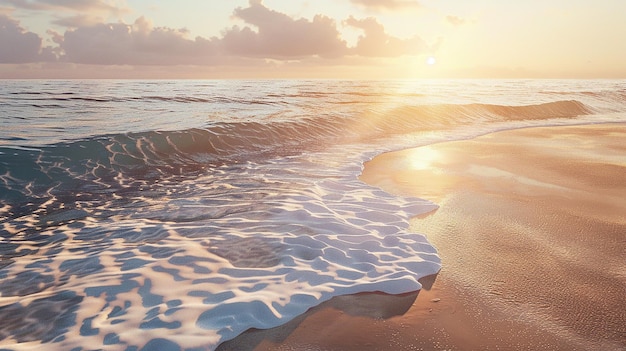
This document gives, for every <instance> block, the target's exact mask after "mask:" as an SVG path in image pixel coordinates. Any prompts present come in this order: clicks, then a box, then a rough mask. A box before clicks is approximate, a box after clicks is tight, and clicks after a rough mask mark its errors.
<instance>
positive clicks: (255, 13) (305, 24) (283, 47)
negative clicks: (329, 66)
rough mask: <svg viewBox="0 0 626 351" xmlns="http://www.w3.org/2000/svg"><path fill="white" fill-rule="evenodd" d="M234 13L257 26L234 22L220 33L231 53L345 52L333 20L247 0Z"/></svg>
mask: <svg viewBox="0 0 626 351" xmlns="http://www.w3.org/2000/svg"><path fill="white" fill-rule="evenodd" d="M234 16H235V17H237V18H239V19H242V20H243V21H244V22H246V23H247V24H250V25H252V26H254V27H256V29H257V30H256V31H254V30H252V29H251V28H249V27H244V28H239V27H237V26H235V27H232V28H230V29H228V30H226V31H225V32H224V33H223V35H224V36H223V39H222V41H223V45H224V48H225V49H226V50H227V51H228V52H230V53H233V54H237V55H244V56H262V57H271V58H297V57H305V56H316V55H318V56H323V57H337V56H341V55H343V54H344V53H345V52H346V43H345V41H343V40H342V39H341V37H340V34H339V31H338V30H337V26H336V23H335V21H334V20H332V19H331V18H329V17H326V16H322V15H316V16H315V17H314V18H313V20H311V21H309V20H306V19H303V18H301V19H293V18H291V17H289V16H287V15H286V14H283V13H280V12H277V11H274V10H271V9H269V8H267V7H265V6H264V5H263V4H262V2H261V1H259V0H250V6H249V7H247V8H237V9H236V10H235V13H234Z"/></svg>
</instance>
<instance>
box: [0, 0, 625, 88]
mask: <svg viewBox="0 0 626 351" xmlns="http://www.w3.org/2000/svg"><path fill="white" fill-rule="evenodd" d="M624 14H626V1H624V0H594V1H590V0H549V1H546V0H525V1H501V0H204V1H200V0H152V1H148V0H0V78H164V79H169V78H191V79H204V78H324V79H327V78H330V79H332V78H338V79H342V78H354V79H398V78H408V79H413V78H626V17H625V15H624Z"/></svg>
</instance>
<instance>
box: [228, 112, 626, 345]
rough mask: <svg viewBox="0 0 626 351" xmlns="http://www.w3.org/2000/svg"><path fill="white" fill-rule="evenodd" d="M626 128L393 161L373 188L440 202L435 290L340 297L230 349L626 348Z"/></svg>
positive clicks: (477, 141) (562, 131)
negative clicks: (440, 264) (437, 272)
mask: <svg viewBox="0 0 626 351" xmlns="http://www.w3.org/2000/svg"><path fill="white" fill-rule="evenodd" d="M624 140H626V125H624V124H598V125H577V126H559V127H539V128H526V129H518V130H510V131H501V132H495V133H491V134H487V135H483V136H480V137H477V138H474V139H470V140H462V141H453V142H445V143H440V144H434V145H430V146H425V147H419V148H413V149H407V150H403V151H396V152H389V153H385V154H382V155H380V156H377V157H375V158H374V159H373V160H371V161H370V162H367V163H366V164H365V167H364V170H363V173H362V175H361V180H362V181H363V182H366V183H368V184H371V185H375V186H378V187H380V188H382V189H383V190H385V191H387V192H390V193H393V194H397V195H401V196H415V197H419V198H423V199H427V200H431V201H433V202H435V203H437V204H439V206H440V207H439V209H437V210H435V211H433V212H431V213H429V214H427V215H424V216H420V217H417V218H413V219H412V221H411V230H413V231H416V232H419V233H423V234H425V235H426V236H427V238H428V240H429V241H430V242H432V243H433V244H434V246H435V247H436V248H437V250H438V253H439V255H440V257H441V261H442V267H443V268H442V269H441V271H440V272H439V274H437V275H436V276H432V277H428V278H430V279H422V283H423V289H422V290H420V291H418V292H415V293H408V294H404V295H386V294H381V293H363V294H357V295H349V296H339V297H335V298H333V299H331V300H330V301H328V302H325V303H323V304H321V305H319V306H317V307H314V308H312V309H311V310H309V311H308V312H307V313H305V314H304V315H301V316H299V317H297V318H296V319H294V320H292V321H291V322H288V323H287V324H285V325H283V326H281V327H277V328H273V329H268V330H250V331H248V332H246V333H244V334H242V335H240V336H239V337H237V338H235V339H233V340H231V341H227V342H225V343H223V344H222V345H221V346H220V347H219V348H218V349H219V350H222V351H224V350H478V349H481V350H624V349H626V308H625V305H624V301H626V266H625V264H624V258H625V257H626V201H624V199H626V144H624V142H623V141H624Z"/></svg>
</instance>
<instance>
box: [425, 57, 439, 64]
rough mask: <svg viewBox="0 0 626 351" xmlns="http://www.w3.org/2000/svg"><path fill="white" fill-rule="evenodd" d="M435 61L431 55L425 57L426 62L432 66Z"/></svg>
mask: <svg viewBox="0 0 626 351" xmlns="http://www.w3.org/2000/svg"><path fill="white" fill-rule="evenodd" d="M435 63H437V60H436V59H435V58H434V57H432V56H428V58H427V59H426V64H427V65H429V66H432V65H434V64H435Z"/></svg>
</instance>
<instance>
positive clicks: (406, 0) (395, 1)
mask: <svg viewBox="0 0 626 351" xmlns="http://www.w3.org/2000/svg"><path fill="white" fill-rule="evenodd" d="M350 2H352V3H353V4H357V5H359V6H362V7H365V8H368V9H373V10H381V9H388V10H396V9H401V8H410V7H420V4H419V3H418V2H417V1H411V0H350Z"/></svg>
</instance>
